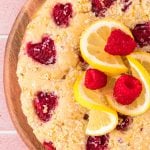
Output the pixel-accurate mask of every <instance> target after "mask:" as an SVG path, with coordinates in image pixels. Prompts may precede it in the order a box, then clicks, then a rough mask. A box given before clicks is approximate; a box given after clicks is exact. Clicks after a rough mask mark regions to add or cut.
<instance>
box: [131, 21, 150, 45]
mask: <svg viewBox="0 0 150 150" xmlns="http://www.w3.org/2000/svg"><path fill="white" fill-rule="evenodd" d="M132 33H133V36H134V38H135V41H136V42H137V43H138V45H139V46H140V47H144V46H148V45H150V21H149V22H146V23H142V24H137V25H136V26H135V27H134V29H132Z"/></svg>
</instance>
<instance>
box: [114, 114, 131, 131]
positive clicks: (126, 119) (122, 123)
mask: <svg viewBox="0 0 150 150" xmlns="http://www.w3.org/2000/svg"><path fill="white" fill-rule="evenodd" d="M132 122H133V118H132V117H130V116H125V115H122V114H119V123H118V125H117V127H116V129H117V130H120V131H126V130H128V128H129V126H130V125H131V123H132Z"/></svg>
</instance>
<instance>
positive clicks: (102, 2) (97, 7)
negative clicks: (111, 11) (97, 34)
mask: <svg viewBox="0 0 150 150" xmlns="http://www.w3.org/2000/svg"><path fill="white" fill-rule="evenodd" d="M114 1H116V0H92V12H94V13H95V16H96V17H98V16H101V17H104V16H105V12H106V11H107V9H108V8H110V6H111V5H113V3H114Z"/></svg>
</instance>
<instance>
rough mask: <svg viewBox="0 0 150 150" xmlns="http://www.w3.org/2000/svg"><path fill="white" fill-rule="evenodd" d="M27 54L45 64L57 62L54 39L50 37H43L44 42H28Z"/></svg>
mask: <svg viewBox="0 0 150 150" xmlns="http://www.w3.org/2000/svg"><path fill="white" fill-rule="evenodd" d="M27 54H28V56H29V57H31V58H32V59H34V60H36V61H37V62H39V63H41V64H45V65H49V64H54V63H55V62H56V58H55V57H56V49H55V45H54V41H53V40H52V39H51V38H49V37H46V36H45V37H43V38H42V42H40V43H35V44H33V43H32V42H29V43H28V44H27Z"/></svg>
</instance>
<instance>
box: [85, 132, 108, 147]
mask: <svg viewBox="0 0 150 150" xmlns="http://www.w3.org/2000/svg"><path fill="white" fill-rule="evenodd" d="M108 143H109V135H108V134H106V135H102V136H94V137H91V136H89V137H88V140H87V144H86V150H106V149H107V147H108Z"/></svg>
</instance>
